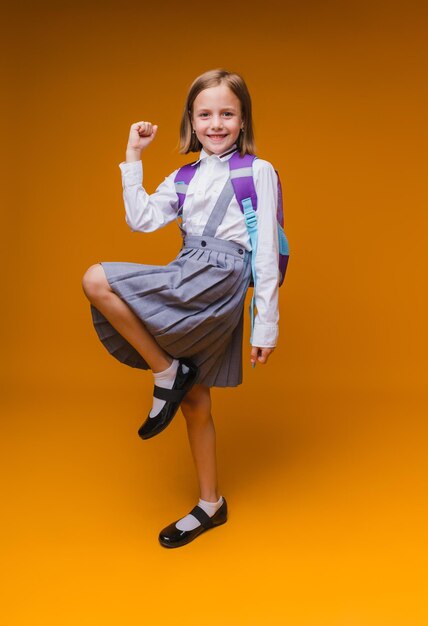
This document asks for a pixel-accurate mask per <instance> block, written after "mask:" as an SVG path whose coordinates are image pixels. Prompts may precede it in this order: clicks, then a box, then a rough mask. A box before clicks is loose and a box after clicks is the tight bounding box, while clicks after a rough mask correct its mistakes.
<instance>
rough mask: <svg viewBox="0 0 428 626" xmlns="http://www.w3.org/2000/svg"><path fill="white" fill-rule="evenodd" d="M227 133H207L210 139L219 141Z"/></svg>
mask: <svg viewBox="0 0 428 626" xmlns="http://www.w3.org/2000/svg"><path fill="white" fill-rule="evenodd" d="M226 136H227V135H208V137H209V138H210V139H211V140H212V141H221V140H222V139H224V138H225V137H226Z"/></svg>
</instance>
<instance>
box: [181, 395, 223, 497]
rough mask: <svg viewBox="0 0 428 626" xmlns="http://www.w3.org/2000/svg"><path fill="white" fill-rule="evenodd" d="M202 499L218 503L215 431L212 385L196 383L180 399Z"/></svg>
mask: <svg viewBox="0 0 428 626" xmlns="http://www.w3.org/2000/svg"><path fill="white" fill-rule="evenodd" d="M181 410H182V412H183V415H184V417H185V419H186V422H187V435H188V438H189V443H190V448H191V451H192V455H193V460H194V462H195V466H196V472H197V474H198V480H199V487H200V497H201V498H202V500H208V501H209V502H217V500H218V499H219V497H220V496H219V495H218V491H217V460H216V433H215V428H214V422H213V418H212V415H211V394H210V389H209V387H206V386H205V385H194V386H193V387H192V389H191V390H190V391H189V392H188V393H187V394H186V395H185V397H184V398H183V400H182V402H181Z"/></svg>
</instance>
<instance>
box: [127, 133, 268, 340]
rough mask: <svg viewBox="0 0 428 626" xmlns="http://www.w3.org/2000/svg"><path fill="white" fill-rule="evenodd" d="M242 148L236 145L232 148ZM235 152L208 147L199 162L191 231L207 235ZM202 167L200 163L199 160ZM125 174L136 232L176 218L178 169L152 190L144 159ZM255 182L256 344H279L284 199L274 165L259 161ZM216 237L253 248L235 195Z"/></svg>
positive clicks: (188, 218)
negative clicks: (280, 236) (146, 181)
mask: <svg viewBox="0 0 428 626" xmlns="http://www.w3.org/2000/svg"><path fill="white" fill-rule="evenodd" d="M234 147H236V144H234V145H233V146H232V147H231V148H234ZM232 154H233V152H230V149H229V150H227V151H226V152H225V153H224V156H223V155H217V154H211V155H208V153H207V152H205V150H204V149H203V148H202V150H201V152H200V156H199V159H198V161H197V162H199V161H200V162H201V163H200V165H199V167H198V169H197V171H196V174H195V175H194V176H193V178H192V180H191V181H190V183H189V186H188V190H187V193H186V199H185V201H184V205H183V216H182V227H183V228H184V230H185V231H186V233H187V234H188V235H202V232H203V230H204V227H205V224H206V223H207V221H208V218H209V216H210V214H211V211H212V210H213V208H214V204H215V202H216V200H217V198H218V195H219V193H220V192H221V190H222V189H223V186H224V185H225V183H226V180H227V178H228V176H229V164H228V163H227V162H226V161H227V160H228V159H230V158H231V156H232ZM195 165H196V164H195ZM119 167H120V169H121V173H122V187H123V200H124V204H125V212H126V215H125V220H126V223H127V224H128V226H129V227H130V229H131V230H132V231H141V232H146V233H148V232H152V231H154V230H157V229H158V228H162V227H163V226H166V225H167V224H169V223H170V222H172V221H173V220H175V219H176V217H177V210H178V198H177V193H176V190H175V184H174V178H175V176H176V174H177V172H178V169H179V168H177V169H176V170H174V171H173V172H172V173H171V174H169V176H166V177H165V179H164V181H163V182H162V183H160V185H159V186H158V187H157V189H156V191H155V192H154V193H152V194H149V193H147V191H146V190H145V189H144V187H143V186H142V181H143V164H142V162H141V160H138V161H133V162H130V163H127V162H126V161H122V163H120V164H119ZM253 172H254V184H255V187H256V192H257V212H256V215H257V225H258V244H257V253H256V260H255V264H256V275H257V286H256V293H255V305H256V308H257V315H256V316H255V321H254V332H253V340H252V345H253V346H257V347H259V348H273V347H275V346H276V345H277V342H278V322H279V311H278V284H279V269H278V254H279V250H278V235H277V221H276V209H277V202H278V187H277V184H278V183H277V175H276V172H275V169H274V167H273V166H272V165H271V163H269V161H265V160H263V159H259V158H257V159H255V160H254V162H253ZM215 236H216V237H219V238H220V239H228V240H231V241H235V242H237V243H239V244H241V245H242V246H243V247H244V248H246V249H247V250H251V243H250V238H249V235H248V231H247V227H246V224H245V220H244V216H243V214H242V212H241V209H240V207H239V204H238V201H237V200H236V198H235V196H233V197H232V200H231V202H230V204H229V207H228V209H227V212H226V215H225V216H224V218H223V221H222V223H221V224H220V226H219V227H218V229H217V231H216V235H215Z"/></svg>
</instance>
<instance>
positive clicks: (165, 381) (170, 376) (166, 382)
mask: <svg viewBox="0 0 428 626" xmlns="http://www.w3.org/2000/svg"><path fill="white" fill-rule="evenodd" d="M177 369H178V359H173V361H172V363H171V365H170V366H169V367H167V369H166V370H163V371H162V372H153V377H154V379H155V385H157V386H158V387H164V388H165V389H172V386H173V384H174V380H175V377H176V375H177ZM165 402H166V401H165V400H161V399H160V398H155V397H154V396H153V406H152V409H151V411H150V413H149V416H150V417H156V415H157V414H158V413H159V412H160V411H161V410H162V409H163V407H164V406H165Z"/></svg>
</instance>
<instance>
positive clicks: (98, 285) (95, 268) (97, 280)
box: [82, 263, 109, 300]
mask: <svg viewBox="0 0 428 626" xmlns="http://www.w3.org/2000/svg"><path fill="white" fill-rule="evenodd" d="M106 287H109V285H108V282H107V279H106V277H105V273H104V270H103V268H102V266H101V264H100V263H95V265H91V266H90V267H89V268H88V269H87V270H86V272H85V273H84V274H83V277H82V288H83V291H84V292H85V295H86V296H87V298H88V299H89V300H91V299H95V298H96V297H97V296H99V295H101V294H102V293H103V292H105V290H106Z"/></svg>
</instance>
